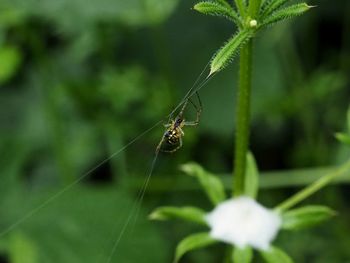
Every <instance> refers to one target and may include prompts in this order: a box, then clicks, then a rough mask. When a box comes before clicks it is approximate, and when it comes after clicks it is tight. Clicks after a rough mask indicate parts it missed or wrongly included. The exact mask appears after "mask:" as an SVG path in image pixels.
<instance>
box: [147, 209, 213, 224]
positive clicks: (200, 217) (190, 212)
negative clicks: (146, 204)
mask: <svg viewBox="0 0 350 263" xmlns="http://www.w3.org/2000/svg"><path fill="white" fill-rule="evenodd" d="M149 219H151V220H169V219H182V220H185V221H190V222H194V223H197V224H200V225H207V222H206V221H205V212H204V211H203V210H202V209H199V208H197V207H190V206H185V207H171V206H163V207H158V208H157V209H156V210H154V211H153V212H152V213H151V214H150V215H149Z"/></svg>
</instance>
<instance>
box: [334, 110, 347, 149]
mask: <svg viewBox="0 0 350 263" xmlns="http://www.w3.org/2000/svg"><path fill="white" fill-rule="evenodd" d="M346 126H347V133H342V132H337V133H335V138H336V139H337V140H338V141H339V142H341V143H343V144H346V145H348V146H350V108H349V109H348V111H347V114H346Z"/></svg>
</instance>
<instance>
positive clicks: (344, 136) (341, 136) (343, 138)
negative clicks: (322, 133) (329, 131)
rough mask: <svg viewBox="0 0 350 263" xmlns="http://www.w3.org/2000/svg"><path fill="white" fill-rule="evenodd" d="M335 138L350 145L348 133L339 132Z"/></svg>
mask: <svg viewBox="0 0 350 263" xmlns="http://www.w3.org/2000/svg"><path fill="white" fill-rule="evenodd" d="M335 138H336V139H337V140H338V141H339V142H341V143H344V144H346V145H350V135H348V134H346V133H341V132H337V133H336V134H335Z"/></svg>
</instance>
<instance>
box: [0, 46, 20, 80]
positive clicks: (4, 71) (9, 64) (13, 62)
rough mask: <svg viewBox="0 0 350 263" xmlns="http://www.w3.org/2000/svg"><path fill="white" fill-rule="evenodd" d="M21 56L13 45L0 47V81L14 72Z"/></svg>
mask: <svg viewBox="0 0 350 263" xmlns="http://www.w3.org/2000/svg"><path fill="white" fill-rule="evenodd" d="M21 60H22V56H21V53H20V51H19V50H18V49H17V48H15V47H10V46H7V47H0V83H4V82H5V81H7V80H8V79H9V78H11V77H12V76H13V75H14V74H16V72H17V69H18V67H19V65H20V63H21Z"/></svg>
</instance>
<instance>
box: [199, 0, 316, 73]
mask: <svg viewBox="0 0 350 263" xmlns="http://www.w3.org/2000/svg"><path fill="white" fill-rule="evenodd" d="M221 2H222V1H220V2H213V1H203V2H199V3H197V4H196V5H195V6H194V9H195V10H197V11H198V12H201V13H203V14H207V15H216V16H224V17H226V18H229V19H230V20H232V21H233V22H234V23H235V24H236V25H237V26H238V27H239V31H238V32H237V33H236V34H234V35H233V36H232V37H231V39H229V40H228V41H227V42H226V43H225V44H224V45H223V47H221V48H220V49H219V50H218V51H217V52H216V54H215V55H214V56H213V59H212V61H211V64H210V73H209V75H212V74H213V73H215V72H218V71H220V70H222V69H224V68H225V67H226V66H227V65H228V64H230V62H232V60H233V58H234V56H235V55H236V54H237V53H238V52H239V50H240V49H241V48H242V47H244V45H245V44H246V43H247V42H248V41H249V39H251V38H253V37H254V36H255V34H256V32H257V31H258V30H260V29H261V28H264V27H266V26H268V25H270V24H273V23H276V22H279V21H281V20H284V19H287V18H292V17H295V16H298V15H301V14H303V13H304V12H306V11H307V10H309V9H310V8H311V7H312V6H308V5H307V4H305V3H302V4H296V5H292V6H289V7H286V8H284V9H283V8H282V9H279V8H280V7H281V6H283V5H284V4H285V3H286V2H287V0H275V1H266V2H265V3H264V2H263V3H262V1H261V0H252V1H249V6H247V5H246V1H243V0H235V5H236V7H237V9H238V11H239V14H237V13H236V12H235V11H234V9H232V8H231V7H230V6H229V5H228V6H227V5H225V4H222V3H221Z"/></svg>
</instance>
